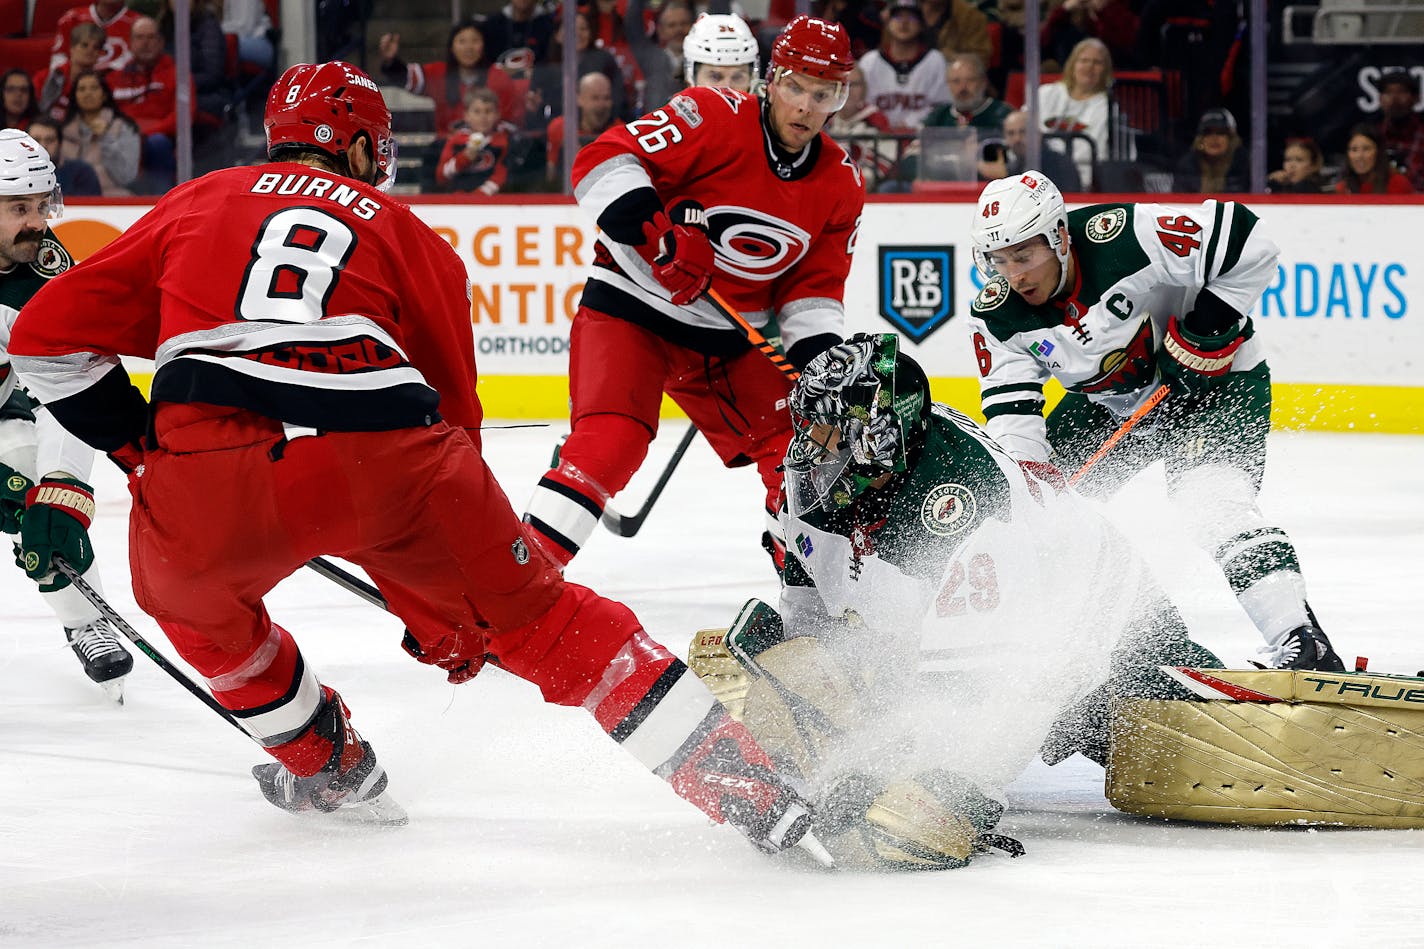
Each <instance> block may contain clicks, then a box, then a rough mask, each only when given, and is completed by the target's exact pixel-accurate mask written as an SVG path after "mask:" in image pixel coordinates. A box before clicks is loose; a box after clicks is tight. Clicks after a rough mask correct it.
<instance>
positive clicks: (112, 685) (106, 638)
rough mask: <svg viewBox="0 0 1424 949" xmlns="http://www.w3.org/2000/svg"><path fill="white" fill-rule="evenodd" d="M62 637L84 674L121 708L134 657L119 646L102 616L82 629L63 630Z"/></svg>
mask: <svg viewBox="0 0 1424 949" xmlns="http://www.w3.org/2000/svg"><path fill="white" fill-rule="evenodd" d="M64 635H65V638H66V639H68V640H69V648H70V649H73V650H74V654H75V655H76V656H78V657H79V662H80V664H81V665H83V666H84V674H85V675H87V676H88V677H89V678H90V679H91V680H93V681H94V682H97V683H98V684H99V685H101V686H103V688H104V691H105V692H107V693H108V694H109V696H110V697H111V698H112V699H113V700H114V701H116V702H118V703H119V704H120V705H122V704H123V701H124V683H123V679H124V676H126V675H128V674H129V673H130V672H131V671H133V656H131V655H129V651H128V650H127V649H125V648H124V647H123V644H122V643H120V642H119V637H118V636H117V635H116V634H115V633H114V628H113V627H112V626H110V625H109V621H108V620H106V619H104V618H103V617H102V616H101V617H99V618H98V619H96V620H94V621H93V622H92V623H85V624H84V625H83V626H77V627H74V628H73V629H70V628H69V627H65V630H64Z"/></svg>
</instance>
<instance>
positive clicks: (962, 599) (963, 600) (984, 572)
mask: <svg viewBox="0 0 1424 949" xmlns="http://www.w3.org/2000/svg"><path fill="white" fill-rule="evenodd" d="M966 580H968V581H969V592H968V593H964V594H961V593H960V592H959V591H960V589H961V588H962V587H963V586H964V582H965V581H966ZM998 605H999V573H998V571H997V570H995V569H994V558H993V557H991V556H989V555H988V554H986V553H978V554H975V555H974V556H973V557H970V558H969V568H968V569H967V570H966V569H965V567H964V562H963V561H960V560H956V561H955V562H954V563H952V564H951V565H950V567H949V576H947V577H945V578H944V586H942V587H940V591H939V596H938V597H936V598H935V613H936V614H937V615H939V616H963V615H964V614H965V613H967V612H969V610H971V609H972V610H974V612H976V613H988V612H991V611H992V610H994V609H995V608H996V607H998Z"/></svg>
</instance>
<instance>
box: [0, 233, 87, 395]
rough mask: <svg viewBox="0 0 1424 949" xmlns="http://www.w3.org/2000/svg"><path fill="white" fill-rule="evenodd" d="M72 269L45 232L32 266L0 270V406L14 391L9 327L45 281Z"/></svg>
mask: <svg viewBox="0 0 1424 949" xmlns="http://www.w3.org/2000/svg"><path fill="white" fill-rule="evenodd" d="M72 266H74V261H73V259H72V258H71V257H70V256H69V252H68V251H66V250H65V249H64V245H63V244H61V243H60V242H59V238H57V237H55V236H54V234H53V233H52V232H51V231H48V230H46V231H45V236H44V237H43V238H41V240H40V250H39V255H38V256H37V257H36V258H35V262H34V263H32V264H16V265H15V266H13V267H11V268H10V269H9V270H4V271H0V404H3V403H4V402H5V401H6V400H7V399H8V398H9V397H10V393H11V392H12V391H14V388H15V378H14V373H12V372H11V371H10V327H11V326H13V325H14V324H15V317H16V316H18V315H19V314H20V308H21V307H22V306H24V305H25V304H26V303H28V302H29V301H30V297H32V296H34V295H35V293H37V292H38V291H39V289H40V287H42V286H44V285H45V282H46V281H47V280H49V279H50V278H51V277H55V276H58V275H59V274H62V273H64V272H65V271H66V270H68V269H69V268H70V267H72Z"/></svg>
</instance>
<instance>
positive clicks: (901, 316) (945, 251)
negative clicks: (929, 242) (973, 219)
mask: <svg viewBox="0 0 1424 949" xmlns="http://www.w3.org/2000/svg"><path fill="white" fill-rule="evenodd" d="M878 251H879V255H880V315H881V316H882V317H883V318H884V319H886V320H888V321H889V322H890V324H891V325H893V326H894V327H895V328H896V329H898V330H899V331H900V332H902V333H904V334H905V335H906V336H908V337H910V339H912V340H914V341H915V342H917V343H918V342H921V341H923V340H924V339H925V338H926V337H928V336H929V335H930V334H931V333H933V332H934V331H935V330H937V329H939V328H940V327H941V326H944V325H945V324H946V323H948V322H949V320H950V318H951V317H952V316H954V248H953V247H945V246H920V245H913V246H901V245H884V244H882V245H880V247H879V248H878Z"/></svg>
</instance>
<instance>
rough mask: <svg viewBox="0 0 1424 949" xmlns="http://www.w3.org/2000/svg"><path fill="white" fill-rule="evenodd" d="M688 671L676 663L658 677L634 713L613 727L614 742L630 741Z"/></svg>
mask: <svg viewBox="0 0 1424 949" xmlns="http://www.w3.org/2000/svg"><path fill="white" fill-rule="evenodd" d="M686 671H687V666H685V665H684V664H682V663H681V662H674V663H673V664H672V665H670V666H668V667H667V668H666V669H664V670H663V674H662V675H660V676H658V678H657V681H656V682H654V683H653V684H652V686H650V687H649V688H648V691H647V692H646V693H644V694H643V697H642V698H641V699H639V700H638V704H637V705H635V706H633V709H632V711H630V712H629V713H628V714H627V715H625V716H623V721H621V722H619V723H618V724H617V725H615V726H613V730H612V731H610V732H609V733H608V735H609V737H611V738H612V739H613V740H614V741H616V742H618V743H620V744H621V743H623V742H624V741H627V740H628V736H630V735H632V734H633V733H634V732H635V731H637V730H638V726H639V725H641V724H643V722H644V721H646V720H647V718H648V716H649V715H651V714H653V710H654V709H655V708H657V707H658V703H659V702H661V701H662V700H663V699H664V698H666V697H667V694H668V693H669V692H671V691H672V687H673V686H674V685H676V684H677V680H678V679H681V678H682V674H683V673H684V672H686Z"/></svg>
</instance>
